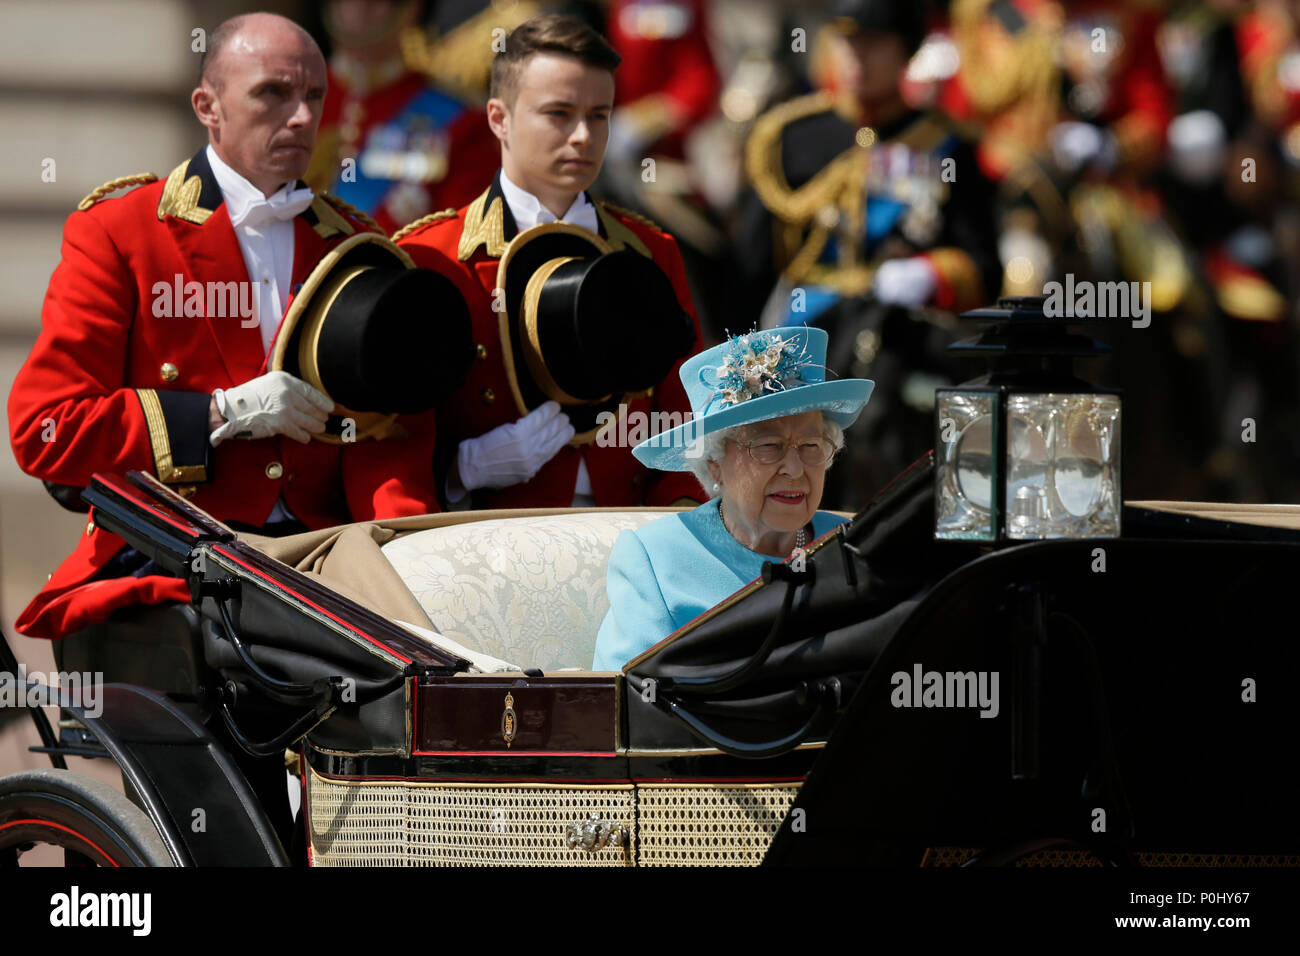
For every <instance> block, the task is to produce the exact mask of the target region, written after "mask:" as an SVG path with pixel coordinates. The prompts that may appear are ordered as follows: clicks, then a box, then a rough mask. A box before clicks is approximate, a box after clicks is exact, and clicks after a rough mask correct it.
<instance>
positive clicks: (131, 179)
mask: <svg viewBox="0 0 1300 956" xmlns="http://www.w3.org/2000/svg"><path fill="white" fill-rule="evenodd" d="M157 181H158V177H157V176H156V175H154V174H153V173H136V174H135V175H134V176H119V177H118V178H117V179H110V180H109V181H108V182H106V183H104V185H102V186H100V187H99V188H98V189H95V190H92V191H91V192H90V193H89V194H88V195H87V196H86V198H85V199H83V200H81V202H79V203H77V209H78V210H79V211H81V212H85V211H86V210H87V209H89V208H90V207H91V206H93V205H95V203H97V202H99V201H100V200H101V199H103V198H104V197H105V196H107V195H108V194H109V193H115V192H117V191H118V190H119V189H121V188H122V187H124V186H143V185H145V184H146V183H156V182H157Z"/></svg>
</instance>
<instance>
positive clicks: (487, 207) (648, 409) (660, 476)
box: [398, 177, 704, 508]
mask: <svg viewBox="0 0 1300 956" xmlns="http://www.w3.org/2000/svg"><path fill="white" fill-rule="evenodd" d="M596 208H597V211H598V215H599V220H600V226H601V235H602V236H603V237H604V238H605V239H607V240H609V242H610V244H611V245H612V246H614V248H616V249H621V248H628V247H630V248H632V249H636V250H637V251H638V252H641V253H642V254H647V255H649V256H650V257H651V258H653V260H654V261H655V262H656V263H657V264H658V265H659V266H660V268H662V269H663V270H664V272H665V273H666V274H667V276H668V278H669V280H670V281H671V282H672V286H673V290H674V291H675V292H676V294H677V301H678V302H680V303H681V305H682V308H684V309H685V310H686V311H687V312H688V313H689V314H690V316H691V320H692V322H693V323H694V325H695V345H694V347H693V348H692V350H691V351H692V353H694V352H696V351H698V350H699V348H700V328H699V320H698V319H696V317H695V309H694V307H693V306H692V305H691V294H690V289H689V288H688V287H687V284H686V272H685V269H684V268H683V266H682V256H681V253H680V252H679V251H678V249H677V243H676V241H674V239H673V238H672V236H670V235H668V234H667V233H664V232H661V231H660V230H659V229H658V228H657V227H656V226H654V225H653V224H650V223H648V222H647V221H646V220H644V219H640V218H639V217H634V216H631V215H629V214H627V213H625V212H623V211H621V210H617V209H615V208H614V207H612V206H609V205H606V204H605V203H597V204H596ZM515 234H516V228H515V223H514V217H513V216H511V214H510V207H509V204H508V203H506V201H505V197H504V195H502V193H501V186H500V178H499V177H498V178H497V179H496V180H494V181H493V184H492V185H491V186H490V187H489V188H488V189H487V190H486V191H485V192H484V193H483V194H482V195H481V196H480V197H479V198H478V199H476V200H475V201H474V202H472V203H470V204H469V205H468V206H466V207H465V208H463V209H460V210H458V211H457V212H456V215H455V216H447V217H445V218H441V219H435V220H433V221H431V222H428V223H426V224H424V225H421V226H420V227H419V228H417V229H415V230H413V231H412V232H410V233H408V234H407V235H405V236H404V237H401V238H400V239H399V240H398V245H399V246H401V247H402V248H403V249H405V250H406V251H407V252H408V253H409V254H410V256H411V258H412V259H414V260H415V264H416V265H417V266H421V267H423V268H426V269H434V270H436V271H438V272H441V273H442V274H443V275H445V276H447V277H448V278H450V279H451V280H452V281H453V282H455V283H456V285H457V286H458V287H459V288H460V290H461V294H462V295H464V296H465V301H466V302H468V303H469V308H470V314H471V316H472V317H473V323H474V342H475V344H476V347H477V350H478V356H479V357H478V360H476V361H475V362H474V364H473V365H472V366H471V368H470V371H469V375H468V377H467V378H466V380H465V383H464V384H463V385H462V386H461V387H460V388H459V389H458V390H457V391H456V392H454V393H452V394H451V396H449V397H448V398H447V399H445V400H444V401H443V403H442V404H441V405H439V407H438V439H439V443H440V445H441V448H440V450H439V460H440V461H447V462H450V460H451V455H452V453H453V452H454V449H455V446H456V444H458V443H459V442H460V441H461V440H462V439H465V438H473V437H475V436H478V435H482V434H483V433H484V432H487V431H490V430H491V429H493V428H496V427H497V426H498V425H505V424H508V423H509V422H513V421H516V420H517V419H518V418H519V417H520V411H519V409H518V408H517V407H516V405H515V403H514V401H513V399H512V397H511V390H510V383H509V379H508V377H507V374H506V368H505V363H504V362H503V361H502V351H501V333H500V322H499V319H500V316H499V314H498V313H497V312H494V311H493V309H492V290H493V289H494V288H495V287H496V284H497V267H498V266H499V265H500V260H501V256H502V255H503V253H504V252H505V247H506V244H507V242H508V241H509V240H511V239H513V238H514V236H515ZM635 294H636V292H635V290H629V295H635ZM609 358H610V359H611V360H616V358H617V357H616V356H610V357H609ZM680 367H681V362H678V363H677V364H675V365H674V366H673V368H672V370H671V371H670V372H669V373H668V375H667V376H666V377H665V378H664V379H663V381H661V382H660V383H659V384H658V385H656V386H655V388H654V391H653V393H652V395H651V396H650V397H647V398H638V399H636V400H634V401H632V402H630V403H629V404H628V412H629V415H630V414H631V413H633V412H637V413H640V414H642V415H651V414H653V413H655V412H676V413H678V414H679V415H685V414H687V413H688V412H689V411H690V402H689V401H688V400H687V398H686V392H685V390H684V389H683V388H682V383H681V379H680V378H679V377H678V374H677V373H678V369H679V368H680ZM651 420H653V419H651ZM582 459H585V460H586V462H587V472H588V474H589V475H590V476H591V487H592V492H593V494H594V496H595V499H596V505H597V506H599V507H625V506H629V505H666V504H671V503H672V502H673V501H675V500H677V499H678V498H691V499H693V500H696V501H703V500H704V496H703V493H702V490H701V488H700V485H699V482H698V481H696V480H695V477H694V476H693V475H691V474H689V473H685V472H659V471H650V470H648V469H647V468H646V467H645V466H644V465H642V464H641V463H640V462H639V461H637V460H636V459H635V458H633V457H632V451H631V449H630V448H627V447H616V446H613V445H610V446H605V447H602V446H599V445H596V444H594V443H593V444H587V445H583V446H582V447H581V448H575V447H570V446H565V447H564V448H562V449H560V451H559V452H558V453H557V454H556V455H555V457H554V458H552V459H551V460H550V461H549V462H547V463H546V464H545V465H543V466H542V468H541V470H540V471H538V472H537V474H536V475H534V476H533V479H532V480H531V481H528V482H524V483H522V484H517V485H512V486H511V487H509V488H501V489H482V490H481V491H479V492H476V493H475V494H476V504H479V505H481V506H482V507H487V508H556V507H568V506H569V505H570V504H571V503H572V502H573V493H574V485H575V483H576V481H577V477H578V462H579V461H580V460H582Z"/></svg>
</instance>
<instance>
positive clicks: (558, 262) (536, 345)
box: [519, 256, 610, 405]
mask: <svg viewBox="0 0 1300 956" xmlns="http://www.w3.org/2000/svg"><path fill="white" fill-rule="evenodd" d="M577 258H578V256H561V257H559V258H556V259H550V260H548V261H546V262H544V263H542V265H541V266H540V267H539V268H538V269H537V271H536V272H534V273H533V274H532V275H531V276H530V277H529V279H528V285H527V286H525V287H524V301H523V308H521V309H520V310H519V311H520V313H521V314H520V320H521V321H522V322H523V326H524V327H523V333H524V334H523V335H522V336H521V337H520V338H521V339H522V344H523V347H524V361H525V362H526V363H527V364H528V371H529V372H531V373H532V375H533V381H534V382H536V383H537V387H538V388H540V389H541V390H542V393H543V394H545V395H546V397H547V398H550V399H553V400H554V401H557V402H559V403H560V404H561V405H597V404H599V403H601V402H604V401H608V400H609V397H610V396H609V395H604V396H602V397H600V398H596V399H591V400H584V399H581V398H577V397H576V396H573V395H570V394H569V393H568V392H566V391H565V390H564V389H562V388H560V386H559V385H558V384H557V383H556V381H555V379H554V378H553V377H552V376H551V372H550V370H549V369H548V368H547V367H546V359H545V358H544V357H543V355H542V337H541V332H540V331H539V329H538V327H537V306H538V302H539V300H540V299H541V296H542V287H543V286H545V285H546V280H547V279H549V278H550V277H551V274H552V273H553V272H555V270H556V269H558V268H559V267H560V266H562V265H564V264H565V263H566V262H573V261H574V260H575V259H577Z"/></svg>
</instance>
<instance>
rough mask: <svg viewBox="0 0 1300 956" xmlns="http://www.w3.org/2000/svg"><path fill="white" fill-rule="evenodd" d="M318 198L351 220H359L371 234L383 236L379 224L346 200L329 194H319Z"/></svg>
mask: <svg viewBox="0 0 1300 956" xmlns="http://www.w3.org/2000/svg"><path fill="white" fill-rule="evenodd" d="M320 198H321V199H324V200H325V201H326V202H327V203H329V204H330V205H331V206H333V207H334V208H335V209H337V210H338V211H339V212H343V213H347V214H348V215H349V216H351V217H352V218H354V219H359V220H361V222H362V223H364V224H365V225H367V226H369V227H370V229H371V230H372V231H373V232H377V233H379V234H380V235H381V236H382V235H383V234H384V230H383V228H382V227H381V226H380V225H379V223H377V222H375V221H374V220H373V219H371V218H370V216H369V215H368V214H367V213H364V212H362V211H361V210H360V209H358V208H357V207H356V206H354V205H352V203H350V202H348V201H347V200H346V199H340V198H339V197H338V196H335V195H333V194H331V193H321V194H320Z"/></svg>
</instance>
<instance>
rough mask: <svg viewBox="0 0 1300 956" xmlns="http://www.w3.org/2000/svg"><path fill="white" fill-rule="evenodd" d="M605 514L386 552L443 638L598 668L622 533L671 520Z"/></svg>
mask: <svg viewBox="0 0 1300 956" xmlns="http://www.w3.org/2000/svg"><path fill="white" fill-rule="evenodd" d="M664 515H665V513H664V512H661V511H660V512H656V511H613V512H611V511H602V512H595V511H593V512H575V513H573V514H559V515H546V516H539V517H520V518H500V519H488V520H485V521H470V522H467V523H464V524H456V525H449V526H447V527H442V528H430V529H428V530H425V531H417V532H415V533H413V534H409V535H405V536H403V537H400V538H396V539H394V540H393V541H390V542H389V543H388V544H385V545H384V546H383V548H382V550H383V554H384V557H386V558H387V559H388V561H389V563H390V564H392V566H393V568H394V570H396V571H397V573H398V575H399V576H400V577H401V578H402V581H403V582H405V584H406V586H407V587H408V588H409V589H410V590H411V593H412V594H414V595H415V598H416V600H418V601H419V602H420V606H421V607H422V608H423V609H424V611H425V613H426V614H428V615H429V619H430V620H431V621H432V622H433V625H434V627H436V628H437V629H438V631H439V633H441V634H443V635H445V636H447V637H450V638H451V639H452V640H454V641H458V642H459V643H461V644H464V645H465V646H466V647H469V648H471V649H473V650H476V651H479V652H481V653H484V654H490V655H492V656H494V657H499V658H503V659H505V660H508V661H512V662H514V663H516V664H518V665H519V666H521V667H538V668H541V669H542V670H555V669H558V668H565V667H580V668H583V669H586V668H589V667H590V666H591V660H592V657H593V655H594V653H595V649H596V634H597V632H598V631H599V630H600V623H601V621H602V620H604V618H605V612H606V611H608V610H609V599H608V598H607V597H606V595H605V570H606V567H607V565H608V564H609V552H610V549H611V548H613V546H614V539H616V538H617V537H618V536H619V534H620V533H621V532H622V531H625V530H632V529H635V528H639V527H640V526H641V525H643V524H645V523H646V522H648V521H654V520H655V519H657V518H662V517H664Z"/></svg>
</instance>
